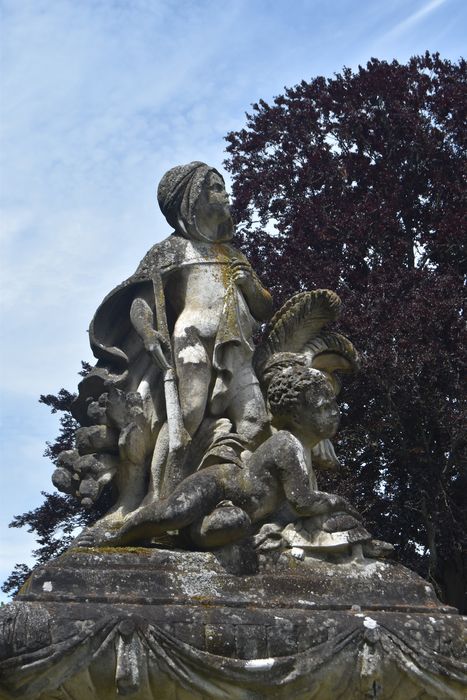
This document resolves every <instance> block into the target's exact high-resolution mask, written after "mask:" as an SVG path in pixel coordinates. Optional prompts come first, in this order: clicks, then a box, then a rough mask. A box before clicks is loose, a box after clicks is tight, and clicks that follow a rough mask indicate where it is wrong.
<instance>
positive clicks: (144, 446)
mask: <svg viewBox="0 0 467 700" xmlns="http://www.w3.org/2000/svg"><path fill="white" fill-rule="evenodd" d="M158 201H159V205H160V207H161V210H162V212H163V214H164V215H165V217H166V219H167V221H168V222H169V224H170V225H171V226H172V227H173V228H174V232H173V233H172V235H171V236H169V237H168V238H166V239H165V240H164V241H162V242H161V243H157V244H156V245H155V246H153V248H151V250H150V251H149V252H148V253H147V254H146V256H145V257H144V258H143V260H142V262H141V263H140V265H139V267H138V269H137V271H136V273H135V274H134V275H133V276H132V277H130V278H129V279H128V280H126V281H125V282H123V283H122V284H121V285H120V286H119V287H117V288H116V289H115V290H113V291H112V292H111V293H110V294H109V295H108V296H107V297H106V299H105V300H104V301H103V303H102V304H101V306H100V307H99V309H98V311H97V312H96V314H95V317H94V319H93V321H92V323H91V327H90V342H91V347H92V349H93V352H94V354H95V355H96V357H97V358H98V360H99V361H98V363H97V365H96V367H95V368H94V369H93V370H92V371H91V373H90V374H89V375H88V376H87V377H85V379H84V380H83V381H82V382H81V384H80V394H79V397H78V399H77V401H76V402H75V405H74V407H73V412H74V415H75V417H77V418H78V420H79V421H80V422H81V424H82V425H83V426H84V427H83V428H81V430H80V432H79V440H78V450H79V452H80V455H81V457H82V456H84V455H87V454H94V456H95V458H96V459H97V461H99V460H101V461H103V463H104V471H105V469H106V464H107V462H108V463H109V464H110V460H109V456H110V455H117V459H118V465H117V467H115V457H113V458H112V459H113V461H112V469H113V470H114V473H115V469H116V473H115V482H116V486H117V491H118V493H119V499H118V502H117V504H116V506H115V507H114V509H113V511H112V512H111V513H109V514H108V515H107V516H106V521H107V522H114V523H118V522H121V520H122V518H123V517H124V516H125V515H126V514H127V513H129V512H131V511H133V510H134V509H135V508H136V507H137V506H139V505H140V504H141V502H142V501H143V500H144V499H145V501H146V502H151V501H152V500H154V499H157V498H159V497H160V496H161V495H168V494H169V493H170V492H171V491H172V490H173V488H174V487H175V486H176V485H177V483H179V481H181V480H182V478H183V477H184V476H186V475H188V474H190V473H191V472H193V471H195V469H196V467H197V466H198V465H197V464H196V463H194V460H186V459H185V461H184V463H183V466H182V467H180V465H178V467H180V468H178V470H177V469H175V470H173V469H172V470H171V467H170V466H168V465H169V464H170V459H169V457H170V454H171V445H170V444H169V443H170V430H169V426H168V423H169V422H170V420H173V418H174V408H173V406H172V407H170V408H169V409H168V408H167V405H166V403H167V383H166V389H165V391H164V380H165V381H167V373H166V374H164V370H165V369H166V367H164V363H165V362H166V361H168V355H171V363H170V364H171V372H172V387H174V386H177V387H178V396H177V403H178V411H179V413H180V414H181V423H182V424H183V429H184V431H185V434H186V435H187V438H188V439H189V438H192V437H193V436H195V434H196V433H197V431H198V429H199V428H200V426H201V425H202V424H203V422H206V421H207V422H208V423H209V422H210V423H209V424H210V425H211V424H212V425H213V426H214V428H215V427H216V425H215V421H216V419H224V422H223V423H222V426H224V429H225V430H227V431H231V432H232V433H235V434H236V435H238V442H239V449H238V450H237V452H239V453H240V452H242V451H243V449H249V450H252V449H255V448H256V447H257V446H258V445H259V444H260V442H261V440H263V439H264V437H267V434H268V416H267V411H266V407H265V403H264V398H263V395H262V392H261V389H260V387H259V384H258V380H257V378H256V375H255V373H254V370H253V368H252V354H253V350H254V346H253V341H252V334H253V330H254V328H255V326H256V324H257V323H258V322H260V321H264V320H267V319H268V318H269V316H270V314H271V310H272V300H271V296H270V295H269V293H268V291H267V290H266V289H265V288H264V287H263V286H262V285H261V283H260V281H259V279H258V278H257V276H256V275H255V273H254V272H253V270H252V268H251V266H250V265H249V263H248V261H247V260H246V258H245V257H244V256H243V255H242V254H241V253H240V252H239V251H237V250H236V249H235V248H234V247H233V246H232V244H231V243H230V240H231V238H232V235H233V224H232V219H231V216H230V211H229V203H228V197H227V194H226V191H225V185H224V181H223V179H222V177H221V175H220V174H219V173H218V172H217V171H216V170H215V169H214V168H211V167H209V166H207V165H205V164H204V163H200V162H193V163H189V164H187V165H183V166H177V167H175V168H172V170H170V171H168V172H167V173H166V174H165V175H164V177H163V178H162V180H161V182H160V185H159V189H158ZM138 303H139V304H140V305H141V304H143V306H144V308H147V310H148V312H149V315H150V317H151V321H152V324H153V327H154V330H156V331H160V330H161V327H162V326H163V325H164V323H166V330H167V333H166V337H165V338H162V337H161V335H160V334H159V336H157V333H156V336H157V337H159V339H160V341H162V340H164V341H165V342H164V343H162V342H161V343H159V344H158V343H157V342H155V343H154V342H151V343H150V342H149V341H148V339H147V338H145V337H144V334H141V333H139V332H138V327H137V325H135V322H134V316H135V314H132V311H134V309H135V308H137V305H138ZM156 336H155V335H154V333H153V334H152V336H151V337H152V338H153V339H154V337H156ZM168 349H169V350H168ZM115 390H117V391H118V392H120V393H119V397H120V398H118V400H117V399H115V400H116V401H117V403H119V405H120V404H121V403H122V402H123V403H124V397H125V396H128V397H131V395H132V394H138V395H139V396H140V397H141V401H140V403H141V409H138V410H140V413H141V414H142V415H141V416H140V417H139V418H138V421H137V425H136V427H135V429H134V430H133V431H132V430H131V429H126V427H125V426H124V425H123V424H122V421H121V420H120V419H118V420H117V419H115V418H114V416H115V414H116V413H119V414H120V413H121V411H120V408H119V406H117V409H118V410H117V409H115V407H113V406H112V401H114V399H113V398H112V397H116V396H117V394H116V393H115ZM122 394H123V399H122V398H121V397H122ZM132 401H133V399H132ZM133 403H135V401H133ZM135 405H136V404H135ZM175 412H177V411H176V410H175ZM142 416H144V419H145V423H144V421H143V420H142ZM96 423H98V424H99V425H98V426H97V427H96ZM229 426H230V427H229ZM112 440H113V442H112ZM172 453H173V450H172ZM185 456H186V455H185ZM73 459H75V456H73V455H71V456H70V457H69V459H68V462H67V461H66V460H64V463H65V462H66V466H65V467H63V469H61V470H58V472H57V475H56V479H55V483H56V484H57V486H58V487H59V488H61V487H62V486H61V484H64V488H67V487H68V481H69V480H70V479H69V478H68V475H67V474H66V473H65V472H66V470H67V469H68V471H69V472H70V473H71V472H72V468H73V467H72V466H71V467H70V466H68V464H69V462H70V461H71V462H72V461H73ZM78 459H79V458H78ZM181 461H182V462H183V459H182V460H181ZM95 470H97V471H99V469H98V468H97V466H95ZM76 471H77V472H82V469H81V470H80V468H78V469H77V470H76ZM148 475H149V479H148ZM70 478H71V477H70ZM107 478H109V477H108V475H107V472H105V478H102V479H101V482H102V483H103V482H104V481H105V479H107ZM148 482H149V485H148ZM75 484H76V482H75ZM75 489H76V486H75Z"/></svg>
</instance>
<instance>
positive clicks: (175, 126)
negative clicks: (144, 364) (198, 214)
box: [0, 0, 467, 581]
mask: <svg viewBox="0 0 467 700" xmlns="http://www.w3.org/2000/svg"><path fill="white" fill-rule="evenodd" d="M0 8H1V30H0V31H1V88H0V89H1V93H0V100H1V107H0V121H1V137H0V138H1V156H0V157H1V160H0V205H1V219H0V223H1V234H0V264H1V277H0V279H1V287H2V288H1V295H0V303H1V329H2V343H1V358H0V368H1V370H0V373H1V376H0V382H1V485H0V493H1V509H0V579H1V580H2V581H3V580H4V578H5V577H6V576H7V575H8V573H9V572H10V570H11V569H12V567H13V565H14V564H15V562H26V563H28V562H30V561H31V560H30V551H31V549H32V547H33V545H34V541H33V538H32V536H31V535H29V534H28V533H27V532H23V531H18V530H11V529H10V530H8V529H7V524H8V522H9V521H10V520H11V518H12V517H13V515H15V514H18V513H22V512H23V511H25V510H28V509H30V508H33V507H35V506H37V505H39V504H40V503H41V500H42V499H41V496H40V491H41V490H46V489H49V490H51V488H52V486H51V482H50V475H51V472H52V467H51V464H50V462H49V461H48V460H46V459H44V458H43V457H42V453H43V450H44V443H45V441H46V440H51V439H53V438H54V437H55V435H56V433H57V419H56V417H53V416H51V415H50V414H49V413H48V409H47V408H46V407H44V406H41V405H39V404H38V402H37V399H38V397H39V395H40V394H41V393H56V391H57V390H58V389H59V388H60V387H62V386H64V387H67V388H69V389H70V390H75V388H76V384H77V381H78V377H77V374H76V373H77V371H78V370H79V367H80V360H82V359H85V360H89V361H90V360H91V353H90V351H89V350H88V345H87V333H86V331H87V327H88V324H89V321H90V319H91V317H92V315H93V312H94V310H95V309H96V307H97V305H98V304H99V302H100V301H101V299H102V297H103V296H104V295H105V294H106V293H107V292H108V291H109V290H110V289H111V288H112V287H114V286H115V285H116V284H117V283H119V282H120V281H121V280H122V279H124V278H126V277H127V276H128V275H129V274H131V273H132V272H133V270H134V268H135V267H136V265H137V263H138V261H139V260H140V258H141V257H142V256H143V254H144V253H145V251H146V250H147V249H148V248H149V247H150V246H151V245H152V244H153V243H154V242H156V241H158V240H161V239H162V238H164V237H165V236H166V235H167V234H168V233H169V230H168V226H167V224H166V223H165V221H164V219H163V218H162V215H161V214H160V213H159V211H158V208H157V202H156V199H155V188H156V185H157V183H158V181H159V179H160V177H161V175H162V174H163V173H164V172H165V170H167V169H168V168H169V167H171V166H173V165H176V164H179V163H185V162H188V161H190V160H194V159H196V160H203V161H206V162H208V163H210V164H212V165H214V166H217V167H221V165H222V160H223V159H224V152H223V151H224V141H223V137H224V136H225V134H226V133H227V132H228V131H230V130H232V129H237V128H241V127H242V126H243V125H244V113H245V111H247V110H248V109H249V107H250V104H251V103H252V102H255V101H257V100H258V99H260V98H263V99H265V100H266V101H268V100H271V99H272V97H273V96H274V95H277V94H280V93H281V92H282V90H283V88H284V86H291V85H294V84H296V83H298V82H300V81H301V80H302V79H305V80H306V79H309V78H311V77H314V76H316V75H325V76H331V75H332V74H333V73H335V72H338V71H339V70H341V68H342V67H343V66H344V65H347V66H350V67H357V66H358V65H359V64H364V63H365V62H366V61H367V60H368V59H369V58H370V57H371V56H375V57H377V58H381V59H383V58H384V59H388V60H392V59H393V58H397V59H398V60H399V61H401V62H404V61H406V60H407V59H408V58H409V57H410V56H411V55H414V54H418V53H423V52H424V51H425V50H426V49H428V50H430V51H439V52H440V53H441V55H442V56H443V57H444V58H450V59H452V60H457V59H458V58H459V56H461V55H465V44H464V41H463V36H465V34H466V30H467V21H466V20H467V4H466V3H465V1H464V0H360V1H359V2H357V1H356V0H327V1H323V0H288V1H286V0H229V1H227V0H216V1H213V0H191V1H190V0H126V1H125V0H80V1H79V2H76V0H45V1H44V0H1V1H0Z"/></svg>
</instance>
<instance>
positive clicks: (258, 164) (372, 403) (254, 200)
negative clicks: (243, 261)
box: [225, 53, 467, 609]
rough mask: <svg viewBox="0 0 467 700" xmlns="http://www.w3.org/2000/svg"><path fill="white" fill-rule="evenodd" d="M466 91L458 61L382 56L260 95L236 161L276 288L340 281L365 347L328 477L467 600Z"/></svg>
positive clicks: (406, 559)
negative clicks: (336, 465)
mask: <svg viewBox="0 0 467 700" xmlns="http://www.w3.org/2000/svg"><path fill="white" fill-rule="evenodd" d="M466 105H467V94H466V63H465V61H464V60H460V61H459V62H458V63H451V62H449V61H445V60H442V59H441V58H440V57H439V55H437V54H434V55H430V54H428V53H427V54H425V55H424V56H420V57H415V58H412V59H411V60H410V61H409V62H408V64H407V65H401V64H399V63H398V62H397V61H393V62H392V63H387V62H385V61H379V60H376V59H372V60H371V61H370V62H369V63H368V64H367V66H366V67H365V68H363V67H360V68H359V69H358V70H357V71H355V72H353V71H352V70H350V69H348V68H345V69H344V70H343V71H342V73H340V74H338V75H336V76H335V77H334V78H331V79H326V78H324V77H318V78H315V79H313V80H311V81H309V82H305V81H302V82H301V83H300V84H299V85H297V86H295V87H293V88H290V89H286V90H285V91H284V93H283V94H282V95H279V96H278V97H276V98H275V99H274V100H273V102H272V103H271V104H267V103H266V102H264V101H262V100H261V101H260V102H259V103H258V104H254V105H253V109H252V112H251V113H250V114H247V117H246V125H245V128H243V129H241V130H240V131H237V132H232V133H230V134H229V135H228V136H227V141H228V147H227V151H228V159H227V160H226V162H225V166H226V168H227V170H228V171H229V172H230V173H231V176H232V179H233V200H234V215H235V218H236V221H237V230H239V234H238V242H239V243H240V244H241V246H242V247H243V250H244V252H245V253H246V254H247V256H248V258H249V259H250V260H251V262H252V264H253V267H254V268H255V269H256V270H257V271H259V272H260V274H261V275H262V278H263V280H264V281H265V282H266V283H267V284H269V286H270V288H271V291H272V293H273V297H274V300H275V303H276V304H277V305H280V304H281V303H283V301H284V300H285V299H286V298H288V297H289V296H290V295H291V294H293V293H294V292H296V291H300V290H303V289H314V288H320V287H324V288H330V289H334V290H336V291H337V292H338V293H339V295H340V296H341V298H342V300H343V302H344V303H343V307H344V310H345V311H344V318H343V319H342V321H341V322H340V330H342V332H343V333H345V334H346V335H347V336H348V337H350V338H352V340H353V342H354V343H355V345H356V347H358V348H359V349H360V350H361V351H362V353H363V368H362V371H361V373H360V376H359V377H358V378H357V379H356V380H354V381H352V382H348V383H347V384H346V385H345V388H344V392H343V394H342V400H343V402H344V408H345V412H344V413H345V415H344V422H343V425H342V429H341V431H340V433H339V436H340V440H338V447H339V457H340V460H341V462H342V468H341V473H340V474H339V475H337V477H332V480H333V483H332V485H331V484H329V483H328V489H329V490H331V491H335V490H337V491H339V492H340V493H341V494H345V495H346V496H348V497H349V498H350V499H351V500H352V502H353V503H354V504H355V505H357V507H358V508H359V509H360V511H361V512H362V513H363V514H364V517H365V521H366V523H367V525H368V527H369V528H370V529H371V530H372V531H373V532H374V533H375V534H376V533H377V534H378V535H379V536H380V537H381V538H383V539H385V540H387V541H389V542H392V543H394V544H395V545H396V548H397V552H398V556H399V558H400V560H401V561H402V562H403V563H405V564H406V565H408V566H410V567H412V568H415V569H416V570H417V571H419V572H420V573H421V574H422V575H424V576H426V577H428V579H429V580H431V581H432V582H434V583H435V585H436V587H437V590H438V593H439V594H440V595H441V597H442V598H443V599H444V600H445V601H446V602H449V603H451V604H453V605H456V606H457V607H460V608H464V609H465V601H463V598H462V596H463V591H465V589H466V586H465V583H466V576H467V565H466V560H465V544H466V540H465V533H466V531H467V527H466V519H465V494H466V493H467V478H466V472H465V447H466V435H465V425H466V416H465V393H463V392H462V384H461V381H462V379H461V373H462V369H463V366H464V367H465V355H464V347H465V336H464V337H463V332H464V323H465V319H464V316H463V305H462V304H463V276H464V274H465V271H466V259H465V242H466V235H465V233H466V227H465V222H466V218H465V204H466V202H465V175H466V158H465V156H466V150H465V147H466V132H465V123H466ZM330 478H331V477H330ZM325 484H326V482H325V479H323V477H322V478H321V482H320V487H321V488H326V485H325ZM463 552H464V554H463Z"/></svg>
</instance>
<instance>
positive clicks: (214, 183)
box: [195, 172, 232, 242]
mask: <svg viewBox="0 0 467 700" xmlns="http://www.w3.org/2000/svg"><path fill="white" fill-rule="evenodd" d="M195 216H196V223H197V226H198V228H199V230H200V231H202V234H203V237H204V238H207V239H208V240H211V241H213V242H214V241H226V240H230V239H231V237H232V230H231V229H232V220H231V217H230V205H229V196H228V194H227V192H226V190H225V184H224V181H223V180H222V178H221V177H220V176H219V175H218V174H217V173H214V172H210V173H209V174H208V176H207V178H206V182H205V184H204V186H203V189H202V191H201V194H200V196H199V198H198V201H197V202H196V205H195Z"/></svg>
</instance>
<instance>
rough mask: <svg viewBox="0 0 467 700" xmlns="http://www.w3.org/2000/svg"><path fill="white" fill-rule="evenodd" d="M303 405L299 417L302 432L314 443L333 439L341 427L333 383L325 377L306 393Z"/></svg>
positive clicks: (316, 381)
mask: <svg viewBox="0 0 467 700" xmlns="http://www.w3.org/2000/svg"><path fill="white" fill-rule="evenodd" d="M310 371H312V372H315V371H316V370H310ZM302 404H303V408H302V410H301V411H300V413H299V415H298V422H299V423H300V424H301V428H302V430H303V431H304V432H306V433H307V434H308V435H309V436H310V438H311V437H312V438H313V442H315V441H316V442H319V441H320V440H324V439H325V438H332V437H333V436H334V435H335V434H336V431H337V428H338V427H339V419H340V412H339V406H338V404H337V401H336V396H335V393H334V389H333V387H332V385H331V382H330V381H329V380H328V379H326V377H324V375H323V376H322V377H320V378H319V379H318V380H315V385H314V386H313V387H310V388H309V389H307V390H306V391H305V393H304V396H303V399H302Z"/></svg>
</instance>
